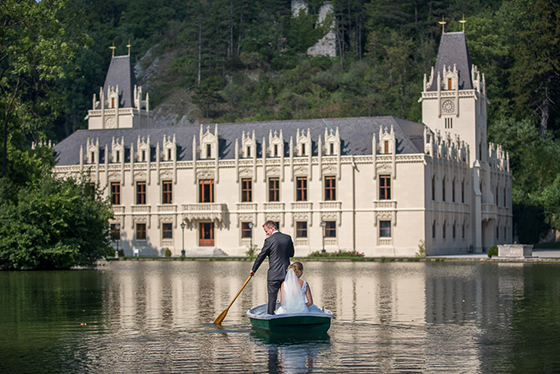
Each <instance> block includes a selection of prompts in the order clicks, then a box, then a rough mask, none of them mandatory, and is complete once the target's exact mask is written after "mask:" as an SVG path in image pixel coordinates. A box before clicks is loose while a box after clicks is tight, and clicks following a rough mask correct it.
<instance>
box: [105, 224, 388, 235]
mask: <svg viewBox="0 0 560 374" xmlns="http://www.w3.org/2000/svg"><path fill="white" fill-rule="evenodd" d="M383 222H385V221H382V223H383ZM276 224H277V225H278V227H279V223H278V222H277V223H276ZM382 226H384V225H382ZM200 231H201V237H200V239H214V228H213V223H210V222H202V223H200ZM382 232H383V233H384V235H382V236H387V235H386V234H387V229H386V228H384V229H383V231H382ZM324 236H325V238H336V221H326V222H325V227H324ZM388 236H391V227H390V222H389V235H388ZM111 237H112V239H113V240H117V239H119V238H120V228H119V229H118V230H117V228H116V225H115V224H111ZM252 237H253V228H252V226H251V223H250V222H242V223H241V238H243V239H250V238H252ZM307 237H308V227H307V222H306V221H298V222H296V238H300V239H304V238H307ZM161 238H162V239H173V224H172V223H162V224H161ZM146 239H147V230H146V224H145V223H137V224H136V240H146Z"/></svg>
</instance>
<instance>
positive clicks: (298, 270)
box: [286, 262, 303, 278]
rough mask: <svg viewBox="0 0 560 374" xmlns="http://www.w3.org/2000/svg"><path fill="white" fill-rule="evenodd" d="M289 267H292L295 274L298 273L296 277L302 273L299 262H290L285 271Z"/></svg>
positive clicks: (301, 266)
mask: <svg viewBox="0 0 560 374" xmlns="http://www.w3.org/2000/svg"><path fill="white" fill-rule="evenodd" d="M290 269H292V270H293V271H294V273H296V275H298V274H299V275H298V278H299V277H301V275H302V274H303V264H302V263H301V262H292V263H291V264H290V266H288V269H287V270H286V271H288V270H290Z"/></svg>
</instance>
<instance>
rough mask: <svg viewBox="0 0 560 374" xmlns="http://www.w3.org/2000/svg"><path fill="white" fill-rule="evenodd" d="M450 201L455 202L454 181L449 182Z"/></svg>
mask: <svg viewBox="0 0 560 374" xmlns="http://www.w3.org/2000/svg"><path fill="white" fill-rule="evenodd" d="M451 201H453V202H455V179H453V182H451Z"/></svg>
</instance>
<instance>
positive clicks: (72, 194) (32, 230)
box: [0, 173, 112, 270]
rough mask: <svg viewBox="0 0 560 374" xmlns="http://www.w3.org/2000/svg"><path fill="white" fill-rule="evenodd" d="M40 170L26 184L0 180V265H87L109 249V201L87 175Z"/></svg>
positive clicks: (18, 267) (21, 266) (6, 266)
mask: <svg viewBox="0 0 560 374" xmlns="http://www.w3.org/2000/svg"><path fill="white" fill-rule="evenodd" d="M41 174H42V175H41V176H40V177H38V178H36V179H35V180H34V181H33V182H32V183H29V184H28V185H26V186H21V185H16V184H15V183H14V182H12V181H10V180H8V179H7V178H3V179H1V180H0V269H22V270H23V269H66V268H69V267H71V266H75V265H79V266H91V265H93V264H94V263H95V261H97V260H98V259H100V258H101V257H102V256H103V255H104V254H105V253H106V252H107V249H108V248H109V232H108V227H107V226H108V225H107V220H108V219H109V218H111V217H112V210H111V207H110V204H109V203H108V202H107V201H105V200H104V199H103V197H102V194H101V192H100V191H98V190H97V191H95V190H92V189H91V186H90V185H89V184H88V183H86V182H85V180H86V179H87V178H83V179H82V180H83V181H82V182H79V181H76V180H73V179H64V180H62V179H57V178H55V177H54V176H52V175H51V174H50V173H41ZM92 192H93V193H92Z"/></svg>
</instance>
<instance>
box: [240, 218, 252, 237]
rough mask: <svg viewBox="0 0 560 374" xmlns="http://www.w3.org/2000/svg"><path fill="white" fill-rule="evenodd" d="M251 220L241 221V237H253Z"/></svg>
mask: <svg viewBox="0 0 560 374" xmlns="http://www.w3.org/2000/svg"><path fill="white" fill-rule="evenodd" d="M249 223H250V222H243V223H241V237H242V238H247V239H250V238H251V237H253V229H252V228H251V227H249V226H250V225H249Z"/></svg>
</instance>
